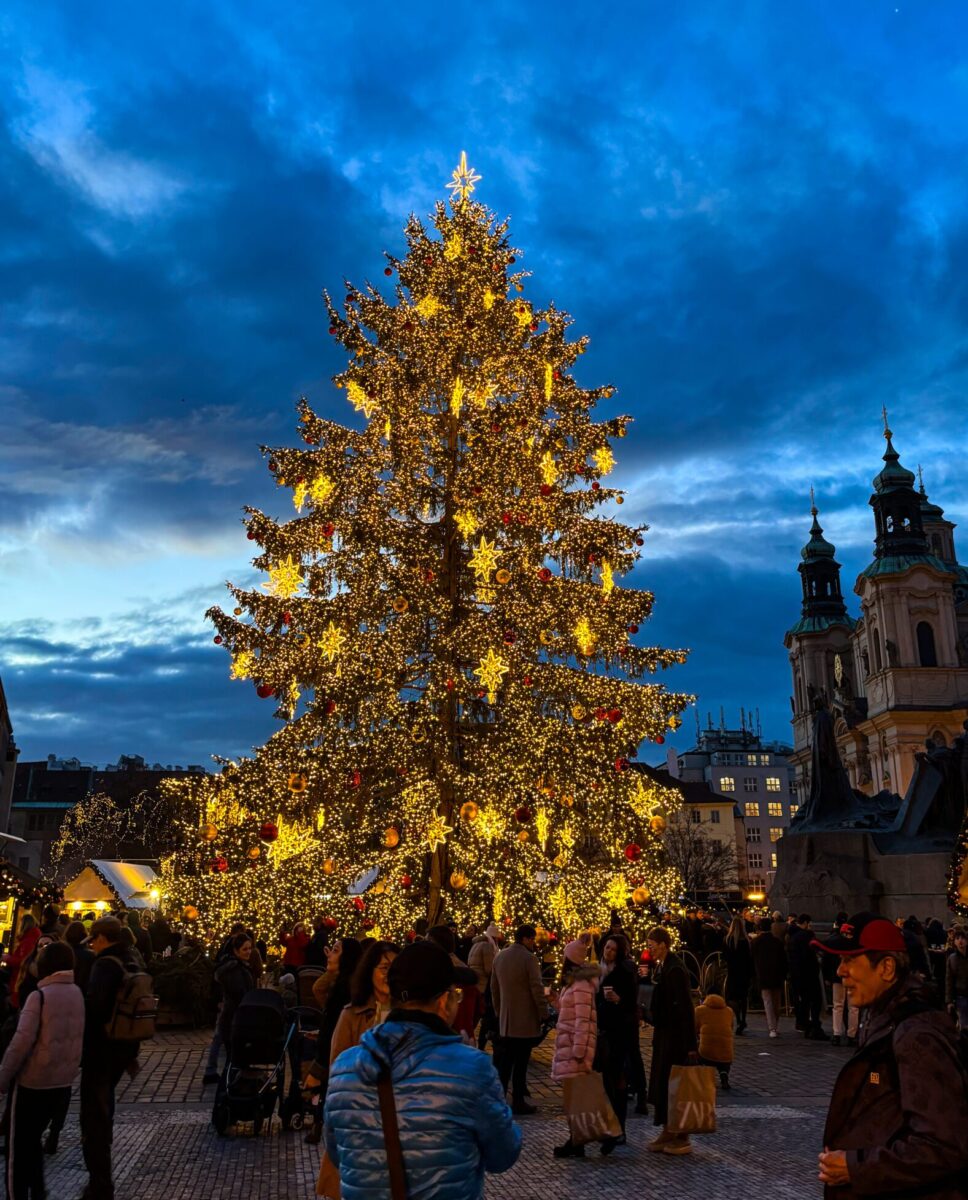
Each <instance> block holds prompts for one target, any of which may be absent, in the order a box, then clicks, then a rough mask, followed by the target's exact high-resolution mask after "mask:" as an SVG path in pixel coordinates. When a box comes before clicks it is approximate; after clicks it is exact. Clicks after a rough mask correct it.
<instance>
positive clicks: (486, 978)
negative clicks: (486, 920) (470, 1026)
mask: <svg viewBox="0 0 968 1200" xmlns="http://www.w3.org/2000/svg"><path fill="white" fill-rule="evenodd" d="M503 941H504V934H503V933H502V932H501V930H500V929H499V928H498V926H497V925H495V924H494V922H493V921H492V922H491V924H490V925H488V927H487V928H486V929H485V930H484V933H483V934H482V935H481V936H480V937H476V938H474V940H473V942H471V949H470V953H469V954H468V956H467V965H468V966H469V967H470V969H471V970H472V971H473V972H474V974H475V975H476V976H477V991H478V994H479V995H480V997H481V999H482V1000H483V1002H484V1011H483V1014H482V1016H481V1027H480V1029H479V1031H478V1034H477V1048H478V1050H483V1049H484V1047H485V1046H486V1045H487V1042H488V1038H491V1037H494V1036H495V1035H496V1032H497V1014H496V1013H495V1012H494V1003H493V1001H492V999H491V971H492V969H493V967H494V959H495V958H496V957H497V952H498V951H499V950H500V949H501V943H502V942H503Z"/></svg>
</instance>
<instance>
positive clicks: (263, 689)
mask: <svg viewBox="0 0 968 1200" xmlns="http://www.w3.org/2000/svg"><path fill="white" fill-rule="evenodd" d="M255 694H256V695H257V696H258V697H259V699H260V700H268V699H269V697H270V696H274V695H275V694H276V693H275V689H274V688H271V687H269V685H268V684H267V683H260V684H259V686H258V687H257V688H256V689H255Z"/></svg>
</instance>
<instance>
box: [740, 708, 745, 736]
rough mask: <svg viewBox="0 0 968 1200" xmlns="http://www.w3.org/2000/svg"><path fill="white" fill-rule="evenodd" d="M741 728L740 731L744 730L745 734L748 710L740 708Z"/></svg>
mask: <svg viewBox="0 0 968 1200" xmlns="http://www.w3.org/2000/svg"><path fill="white" fill-rule="evenodd" d="M739 727H740V729H742V731H743V732H744V733H745V732H746V709H745V708H740V710H739Z"/></svg>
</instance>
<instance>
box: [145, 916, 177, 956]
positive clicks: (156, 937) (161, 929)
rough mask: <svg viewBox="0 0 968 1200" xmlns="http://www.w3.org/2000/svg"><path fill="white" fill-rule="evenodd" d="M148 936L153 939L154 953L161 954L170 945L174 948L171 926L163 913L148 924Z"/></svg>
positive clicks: (152, 948)
mask: <svg viewBox="0 0 968 1200" xmlns="http://www.w3.org/2000/svg"><path fill="white" fill-rule="evenodd" d="M148 937H149V938H150V939H151V951H152V954H157V955H159V956H161V955H162V954H164V953H165V951H166V950H167V949H168V948H169V947H170V946H171V947H172V949H174V947H173V946H172V942H173V940H174V936H173V934H172V931H171V926H170V925H169V924H168V922H167V921H166V920H165V918H164V917H163V916H161V915H159V916H157V917H155V919H154V920H153V921H152V922H151V924H150V925H149V926H148Z"/></svg>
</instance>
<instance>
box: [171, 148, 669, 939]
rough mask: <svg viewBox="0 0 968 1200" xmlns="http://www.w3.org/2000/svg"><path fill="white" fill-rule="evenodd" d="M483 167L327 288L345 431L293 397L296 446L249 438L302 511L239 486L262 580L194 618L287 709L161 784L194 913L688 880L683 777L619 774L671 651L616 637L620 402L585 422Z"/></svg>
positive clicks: (590, 919) (287, 912)
mask: <svg viewBox="0 0 968 1200" xmlns="http://www.w3.org/2000/svg"><path fill="white" fill-rule="evenodd" d="M476 181H477V177H476V176H475V175H474V173H473V171H472V170H471V169H469V168H467V165H466V160H465V159H463V158H462V160H461V166H460V167H459V168H458V170H457V171H456V172H455V173H454V182H453V184H451V185H450V186H451V188H452V192H453V195H452V198H451V202H450V206H449V208H448V206H447V205H445V204H443V203H438V205H437V207H436V211H435V213H434V218H433V224H434V231H435V234H436V236H435V235H434V233H432V232H430V231H428V230H427V229H426V228H425V227H424V225H423V224H421V222H419V221H418V220H417V219H416V218H414V217H411V219H410V221H409V222H408V225H407V228H406V237H407V243H408V252H407V254H406V257H405V258H403V259H397V258H395V257H393V256H392V255H387V266H386V268H385V271H384V274H385V276H386V277H387V279H388V280H389V279H392V278H393V277H394V276H396V278H397V279H398V281H399V282H398V283H396V284H395V285H394V286H393V295H392V297H391V298H389V299H388V298H386V297H384V295H383V294H382V293H381V292H380V291H379V290H378V289H377V288H376V287H375V286H373V285H372V284H368V285H367V286H366V287H364V288H362V289H360V288H355V287H353V286H352V285H349V284H347V290H346V296H345V302H344V304H342V305H337V304H336V303H335V302H334V301H333V300H332V299H330V297H329V296H327V298H326V300H327V306H328V310H329V317H330V334H331V335H332V336H333V337H334V338H336V339H337V340H338V341H339V343H340V344H341V345H342V346H343V348H344V349H345V350H346V352H347V354H348V355H349V362H348V365H347V368H346V369H345V370H344V371H343V372H342V373H341V374H340V375H338V376H337V377H336V380H335V382H336V385H337V387H339V388H342V389H343V390H344V392H345V394H346V396H347V398H348V400H349V401H350V403H351V405H352V406H353V408H354V409H355V410H356V411H357V413H358V414H360V416H361V417H362V419H363V422H364V428H363V429H362V430H356V429H350V428H346V427H344V426H341V425H339V424H336V423H334V422H332V421H328V420H325V419H322V418H320V417H319V416H317V415H316V414H315V412H314V411H313V410H312V409H311V408H310V406H309V404H308V403H307V402H306V401H305V400H303V401H301V402H300V405H299V412H300V429H301V435H302V439H303V442H304V444H305V445H304V448H299V449H296V448H277V449H264V453H266V454H267V455H268V466H269V470H270V472H272V474H273V476H274V478H275V481H276V484H277V485H278V486H279V488H280V489H286V490H287V491H288V492H289V493H290V495H291V498H292V503H293V506H294V509H295V512H296V516H295V517H294V518H293V519H291V520H288V521H284V522H277V521H274V520H273V519H272V518H270V517H269V516H267V515H266V514H265V513H263V512H260V511H259V510H257V509H252V508H249V509H247V510H246V512H247V517H246V524H247V528H248V537H249V538H250V539H251V540H252V541H254V542H256V543H257V544H258V545H259V547H260V553H259V554H258V555H257V557H256V558H255V559H254V564H255V566H256V567H257V568H258V569H259V570H260V571H262V572H264V573H265V576H266V580H265V582H264V583H263V584H262V585H261V587H259V588H256V589H254V590H251V591H245V590H242V589H240V588H235V587H233V588H230V590H231V592H232V595H233V596H234V600H235V604H234V608H233V611H232V612H230V613H226V612H223V611H222V610H221V609H217V608H216V609H213V610H211V612H210V614H209V615H210V616H211V619H212V620H213V623H214V625H215V627H216V630H217V633H216V636H215V641H216V642H217V643H219V644H222V645H224V646H225V647H226V648H227V649H228V650H229V651H230V653H231V656H232V665H231V674H232V677H233V678H234V679H236V680H240V681H250V686H254V688H255V691H256V693H257V695H258V696H259V697H261V698H262V699H266V700H268V699H270V698H271V699H274V701H275V703H276V705H277V716H279V717H280V718H281V719H282V720H283V722H284V724H283V727H282V728H281V729H280V730H279V731H278V732H277V733H276V734H275V735H274V736H273V737H272V738H270V740H269V741H268V742H267V743H266V745H264V746H263V747H262V748H261V749H260V750H258V751H257V752H256V754H255V756H254V757H252V758H248V759H244V760H242V761H241V762H238V763H224V764H223V769H222V772H221V774H219V775H215V776H213V777H211V778H207V779H203V780H199V779H192V780H184V781H169V783H168V785H167V788H168V794H169V797H170V798H171V799H172V800H173V803H174V804H175V808H176V811H178V812H179V813H180V817H179V820H180V828H181V835H182V837H181V843H182V848H181V849H179V850H177V851H176V852H175V853H174V854H172V855H171V856H170V857H169V858H167V859H166V860H165V861H164V863H163V879H164V883H163V895H164V897H165V903H166V904H167V906H168V907H169V908H170V909H171V910H172V912H173V913H174V915H176V916H178V915H180V916H181V917H182V918H183V919H184V920H186V921H188V922H190V923H196V922H197V923H198V926H199V928H202V929H205V930H207V931H208V932H210V933H211V934H213V935H214V934H216V933H219V932H221V931H222V930H224V929H225V927H226V926H227V925H228V924H229V923H230V922H231V921H232V920H236V919H243V920H247V921H251V922H252V923H254V924H257V925H258V927H260V928H261V929H263V930H267V931H268V930H272V929H273V928H277V927H278V926H279V925H281V924H282V923H283V922H291V921H292V920H294V919H295V918H297V917H302V918H306V917H309V916H312V915H313V914H314V913H317V912H319V913H322V914H324V915H325V916H326V917H327V919H328V923H329V924H330V925H332V926H333V927H335V926H337V925H339V927H341V928H344V929H347V930H349V929H350V928H352V929H354V930H356V929H357V928H362V929H363V930H364V931H366V932H372V933H373V934H374V935H377V934H378V933H383V934H387V935H389V934H394V935H396V936H399V935H400V934H401V933H403V932H404V931H406V930H407V929H408V928H410V927H411V926H412V925H413V923H414V920H415V918H416V917H417V916H419V915H427V916H428V917H429V919H430V920H431V921H436V920H439V919H440V918H441V917H442V916H443V915H446V917H447V919H452V920H456V921H458V922H460V923H461V924H466V923H469V922H474V923H477V924H483V923H486V922H487V921H488V920H491V919H494V920H497V921H499V922H502V921H503V922H504V923H505V924H511V923H512V922H513V921H517V920H520V919H525V918H527V919H529V920H536V921H538V922H540V923H541V924H542V926H543V928H547V929H548V930H549V931H551V930H561V931H562V932H569V931H576V930H578V929H581V928H585V927H588V926H589V925H596V926H600V925H602V924H606V923H607V921H608V917H609V912H610V910H611V909H618V910H620V911H623V913H626V914H628V915H629V916H630V917H631V918H633V919H634V918H636V917H637V916H641V919H642V922H643V923H644V922H645V921H649V920H652V919H653V917H654V914H655V912H656V911H657V908H658V906H660V905H661V906H663V907H664V906H666V905H668V904H670V903H671V902H672V901H673V900H674V898H675V897H677V896H678V895H679V893H680V891H681V882H680V880H679V879H678V876H677V875H676V873H675V871H673V870H672V869H670V867H669V866H668V864H667V862H666V860H665V857H664V854H663V850H662V841H661V833H662V830H663V829H664V827H665V821H666V819H667V817H668V815H669V814H670V812H672V811H673V810H674V809H675V808H676V807H678V805H679V804H680V802H681V799H680V797H679V795H678V793H676V792H674V791H671V790H669V789H663V788H660V787H658V786H656V785H654V784H652V783H651V782H649V781H646V780H643V779H642V777H641V776H639V775H638V774H637V773H636V772H632V771H628V770H627V769H626V768H627V766H628V761H629V759H630V758H632V757H634V756H635V754H636V752H637V748H638V746H639V744H640V742H641V741H642V740H643V739H646V738H648V739H651V740H652V741H654V742H659V743H661V742H662V741H663V740H664V735H665V733H666V731H667V730H669V729H675V728H677V727H678V725H679V724H680V718H679V714H680V713H681V712H682V710H683V709H684V708H685V707H686V706H687V705H688V704H689V703H690V702H691V700H692V697H690V696H686V695H679V694H675V693H671V692H668V691H667V690H666V689H665V688H664V687H663V686H662V685H661V684H658V683H654V682H642V680H643V678H644V677H645V676H647V675H651V674H652V673H654V672H655V671H657V670H659V669H662V670H664V669H665V668H667V667H670V666H672V665H674V664H677V663H682V662H683V661H684V660H685V657H686V652H685V651H679V650H665V649H662V648H659V647H646V646H642V645H639V644H638V643H637V642H635V641H634V640H632V639H633V638H634V636H635V635H636V634H637V633H638V631H639V628H640V626H641V625H642V623H643V622H644V621H645V620H646V619H647V618H648V616H649V615H650V612H651V609H652V602H653V597H652V595H651V594H650V593H648V592H643V591H637V590H634V589H632V588H625V587H622V586H620V583H619V580H620V579H621V577H622V576H624V575H626V574H627V573H628V572H629V571H630V570H631V568H632V567H633V565H634V563H635V561H636V559H637V558H638V557H639V548H640V547H641V546H642V545H643V534H644V532H645V530H646V528H647V527H645V526H639V527H630V526H628V525H624V524H622V523H621V522H620V521H619V520H618V519H617V517H616V515H615V513H616V509H617V506H620V505H621V504H622V503H623V500H624V496H623V494H622V492H621V491H620V490H618V489H616V488H612V487H608V486H606V485H603V484H602V482H601V481H602V479H603V478H604V477H605V476H607V475H608V474H609V472H610V471H611V469H612V466H613V464H614V457H613V453H612V449H611V446H610V442H611V440H612V439H614V438H621V437H624V435H625V433H626V427H627V425H628V422H629V420H630V418H629V417H624V416H623V417H618V418H614V419H611V420H607V421H604V422H595V421H593V420H592V417H591V413H592V410H593V408H594V406H595V404H596V402H597V401H599V400H600V399H603V398H605V397H610V396H611V395H612V389H611V388H610V387H599V388H594V389H590V390H589V389H584V388H582V387H580V386H579V385H578V383H577V381H576V379H575V377H574V375H573V374H572V370H573V368H574V367H575V364H576V362H577V360H578V358H579V357H580V356H581V355H583V354H584V353H585V350H586V348H587V339H586V338H579V339H577V340H572V341H569V340H568V339H567V337H566V332H567V330H568V327H569V325H570V318H569V317H568V316H567V314H565V313H563V312H560V311H559V310H557V309H555V308H554V307H553V306H552V307H550V308H548V309H545V310H539V309H536V308H535V307H534V306H533V305H532V304H531V303H530V302H529V301H528V300H527V299H526V298H525V295H524V280H525V278H526V276H525V273H523V272H520V271H516V270H514V269H513V268H514V265H515V263H516V259H517V252H516V251H515V250H514V249H512V248H511V247H510V246H509V244H508V241H507V236H506V233H507V226H506V224H500V223H496V222H495V219H494V217H493V215H492V214H491V213H490V212H488V210H487V209H486V208H484V207H483V205H481V204H480V203H478V202H477V201H474V200H472V199H471V193H472V192H473V189H474V183H475V182H476ZM388 286H389V285H388ZM549 936H550V933H549Z"/></svg>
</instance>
